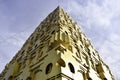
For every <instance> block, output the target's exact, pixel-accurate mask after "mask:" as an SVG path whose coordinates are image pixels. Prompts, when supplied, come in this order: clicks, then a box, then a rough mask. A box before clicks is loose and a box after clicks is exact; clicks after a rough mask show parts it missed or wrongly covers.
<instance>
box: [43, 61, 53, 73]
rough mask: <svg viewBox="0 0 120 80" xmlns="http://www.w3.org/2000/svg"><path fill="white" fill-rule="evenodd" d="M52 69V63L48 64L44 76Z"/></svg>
mask: <svg viewBox="0 0 120 80" xmlns="http://www.w3.org/2000/svg"><path fill="white" fill-rule="evenodd" d="M52 67H53V64H52V63H49V64H48V65H47V67H46V71H45V73H46V74H49V73H50V72H51V71H52Z"/></svg>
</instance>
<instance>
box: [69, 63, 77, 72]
mask: <svg viewBox="0 0 120 80" xmlns="http://www.w3.org/2000/svg"><path fill="white" fill-rule="evenodd" d="M68 66H69V69H70V71H71V72H72V73H75V69H74V66H73V65H72V63H68Z"/></svg>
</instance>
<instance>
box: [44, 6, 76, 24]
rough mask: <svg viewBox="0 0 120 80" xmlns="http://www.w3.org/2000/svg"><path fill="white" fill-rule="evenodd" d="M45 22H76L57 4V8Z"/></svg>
mask: <svg viewBox="0 0 120 80" xmlns="http://www.w3.org/2000/svg"><path fill="white" fill-rule="evenodd" d="M43 23H44V24H61V25H62V24H67V23H69V24H70V23H71V24H72V23H74V21H73V20H72V18H71V17H70V16H69V15H68V14H67V13H66V12H65V11H64V10H63V8H61V7H60V6H57V8H56V9H55V10H53V11H52V12H51V13H50V14H49V15H48V16H47V18H46V19H45V20H44V21H43Z"/></svg>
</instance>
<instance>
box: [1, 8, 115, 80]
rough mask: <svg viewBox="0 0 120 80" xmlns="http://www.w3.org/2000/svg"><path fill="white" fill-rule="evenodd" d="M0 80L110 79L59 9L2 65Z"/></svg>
mask: <svg viewBox="0 0 120 80" xmlns="http://www.w3.org/2000/svg"><path fill="white" fill-rule="evenodd" d="M0 80H114V78H113V76H112V74H111V72H110V70H109V67H108V66H107V65H106V64H105V63H104V62H103V61H102V59H101V58H100V56H99V54H98V52H97V51H96V50H95V49H94V48H93V46H92V44H91V43H90V41H89V40H88V39H87V37H86V36H85V34H84V33H83V32H82V31H81V29H80V28H79V26H78V25H77V24H76V22H74V21H73V20H72V19H71V18H70V16H68V15H67V13H66V12H64V11H63V9H61V8H60V7H59V6H58V7H57V8H56V9H55V10H54V11H53V12H52V13H50V14H49V15H48V16H47V18H46V19H45V20H43V21H42V22H41V24H40V25H39V26H38V27H37V28H36V30H35V31H34V32H33V33H32V34H31V36H30V37H29V38H28V40H27V41H26V42H25V44H24V45H23V47H22V48H21V49H20V50H19V51H18V53H17V54H16V55H15V56H14V57H13V59H12V60H11V61H10V62H9V63H8V64H7V65H6V66H5V69H4V70H3V71H2V73H1V74H0Z"/></svg>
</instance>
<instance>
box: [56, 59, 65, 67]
mask: <svg viewBox="0 0 120 80" xmlns="http://www.w3.org/2000/svg"><path fill="white" fill-rule="evenodd" d="M56 66H62V67H65V66H66V64H65V61H64V60H63V59H61V58H60V59H59V60H58V61H57V63H56Z"/></svg>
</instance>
